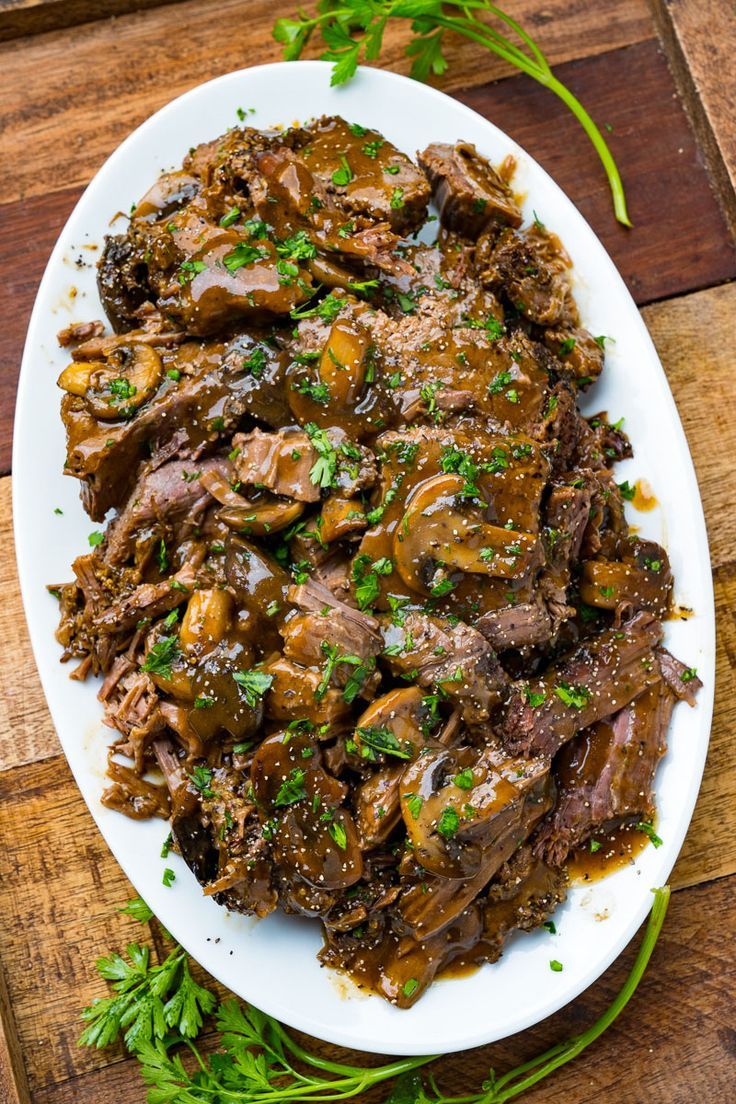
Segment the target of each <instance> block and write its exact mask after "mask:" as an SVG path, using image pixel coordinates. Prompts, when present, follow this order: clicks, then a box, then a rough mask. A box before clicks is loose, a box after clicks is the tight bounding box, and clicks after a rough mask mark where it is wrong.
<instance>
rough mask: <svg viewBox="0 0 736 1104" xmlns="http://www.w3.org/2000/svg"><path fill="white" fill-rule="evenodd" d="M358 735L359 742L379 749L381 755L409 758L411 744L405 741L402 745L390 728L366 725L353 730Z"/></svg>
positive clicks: (411, 753)
mask: <svg viewBox="0 0 736 1104" xmlns="http://www.w3.org/2000/svg"><path fill="white" fill-rule="evenodd" d="M355 731H356V732H357V734H358V736H360V742H361V744H362V745H363V746H364V747H369V748H372V749H373V751H379V752H380V753H381V754H382V755H395V756H396V758H397V759H411V757H412V755H413V754H414V749H413V748H412V746H411V744H408V743H405V744H404V746H403V747H402V746H401V744H400V743H399V741H398V740H397V738H396V736H395V734H394V733H393V732H392V731H391V729H390V728H378V727H374V726H367V727H365V728H362V727H359V728H356V730H355Z"/></svg>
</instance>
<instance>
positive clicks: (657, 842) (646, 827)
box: [634, 820, 662, 847]
mask: <svg viewBox="0 0 736 1104" xmlns="http://www.w3.org/2000/svg"><path fill="white" fill-rule="evenodd" d="M634 827H635V828H636V830H637V832H643V833H644V835H645V836H649V839H650V841H651V842H652V843H653V844H654V846H655V847H661V846H662V839H661V838H660V836H658V835H657V833H656V832H655V831H654V825H653V824H651V823H650V822H649V821H646V820H640V821H639V822H638V824H635V825H634Z"/></svg>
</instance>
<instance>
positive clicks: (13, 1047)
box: [0, 965, 31, 1104]
mask: <svg viewBox="0 0 736 1104" xmlns="http://www.w3.org/2000/svg"><path fill="white" fill-rule="evenodd" d="M0 1100H1V1101H2V1102H3V1104H31V1090H30V1088H29V1085H28V1078H27V1076H26V1069H25V1066H24V1064H23V1055H22V1054H21V1049H20V1040H19V1039H18V1031H17V1028H16V1026H15V1016H14V1015H13V1009H12V1008H11V1005H10V996H9V994H8V987H7V984H6V982H5V971H4V970H3V968H2V965H0Z"/></svg>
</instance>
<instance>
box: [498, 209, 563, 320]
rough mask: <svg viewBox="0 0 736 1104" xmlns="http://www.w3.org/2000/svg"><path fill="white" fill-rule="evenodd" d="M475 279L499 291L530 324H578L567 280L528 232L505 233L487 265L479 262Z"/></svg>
mask: <svg viewBox="0 0 736 1104" xmlns="http://www.w3.org/2000/svg"><path fill="white" fill-rule="evenodd" d="M478 275H479V277H480V279H481V281H482V282H483V283H485V284H487V285H488V286H489V287H492V288H502V289H503V293H504V295H505V296H506V297H507V298H508V300H509V301H510V303H512V305H513V306H514V307H515V308H516V310H518V311H520V312H521V313H522V314H523V315H524V317H525V318H528V319H529V321H530V322H536V323H538V324H539V325H540V326H553V325H559V324H560V323H563V322H569V323H572V324H574V323H576V322H577V312H576V311H575V307H574V303H573V301H572V297H571V294H570V288H569V284H568V282H567V280H566V279H565V278H564V276H563V275H562V274H561V272H560V271H559V268H558V266H555V265H553V264H550V263H549V261H548V259H547V258H545V255H544V250H543V248H542V247H541V246H540V243H539V241H538V240H535V239H534V238H532V237H531V235H530V234H529V233H528V232H527V233H525V232H523V231H516V230H512V229H509V230H504V231H503V233H502V234H501V236H500V237H499V239H498V241H497V242H496V243H495V244H494V245H493V248H492V250H491V252H490V255H489V257H488V260H487V262H486V263H485V264H483V263H482V262H481V267H480V270H479V273H478Z"/></svg>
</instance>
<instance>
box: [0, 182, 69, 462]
mask: <svg viewBox="0 0 736 1104" xmlns="http://www.w3.org/2000/svg"><path fill="white" fill-rule="evenodd" d="M81 194H82V189H81V188H73V189H66V190H64V191H60V192H54V193H53V195H52V196H51V197H48V196H36V197H35V198H33V199H29V200H24V201H22V202H18V203H14V204H12V205H11V206H8V207H4V208H0V210H2V215H1V216H0V264H1V265H2V267H3V270H4V272H5V278H4V295H5V303H6V306H7V310H6V312H5V317H4V318H3V325H2V327H0V475H7V473H8V472H9V471H10V456H11V452H12V440H13V413H14V410H15V391H16V387H17V383H18V373H19V371H20V361H21V356H22V354H23V347H24V345H25V338H26V331H27V329H28V320H29V318H30V316H31V310H32V308H33V303H34V300H35V298H36V292H37V291H38V285H39V283H40V281H41V277H42V276H43V272H44V269H45V268H46V263H47V261H48V259H49V255H50V253H51V250H52V249H53V247H54V243H55V242H56V239H57V238H58V236H59V234H60V233H61V230H62V228H63V226H64V223H65V222H66V220H67V219H68V218H69V215H70V214H71V212H72V209H73V207H74V205H75V203H76V202H77V200H78V199H79V197H80V195H81Z"/></svg>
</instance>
